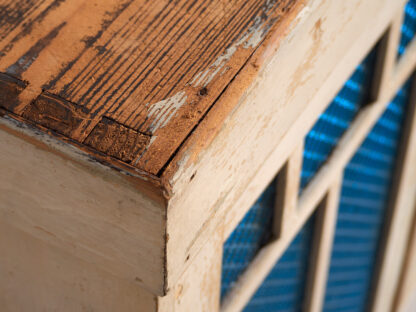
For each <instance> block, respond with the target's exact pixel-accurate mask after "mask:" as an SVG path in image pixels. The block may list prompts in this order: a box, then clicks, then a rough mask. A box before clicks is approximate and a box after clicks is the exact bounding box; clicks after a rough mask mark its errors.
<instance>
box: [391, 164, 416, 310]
mask: <svg viewBox="0 0 416 312" xmlns="http://www.w3.org/2000/svg"><path fill="white" fill-rule="evenodd" d="M415 174H416V172H415ZM415 208H416V207H415ZM409 217H410V216H409ZM407 246H408V247H407V255H406V260H405V263H404V265H403V269H402V273H401V277H400V285H399V287H398V288H397V292H396V298H395V301H394V306H393V310H394V311H399V312H407V311H409V312H410V311H412V310H411V308H412V307H413V308H414V303H415V302H416V301H415V299H416V214H414V216H413V226H412V233H411V235H410V239H409V242H408V245H407Z"/></svg>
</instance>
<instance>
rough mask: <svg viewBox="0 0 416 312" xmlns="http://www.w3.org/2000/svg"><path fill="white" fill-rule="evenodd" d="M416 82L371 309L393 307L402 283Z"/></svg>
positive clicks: (415, 189)
mask: <svg viewBox="0 0 416 312" xmlns="http://www.w3.org/2000/svg"><path fill="white" fill-rule="evenodd" d="M415 159H416V83H415V82H414V83H413V88H412V96H411V103H410V106H409V111H408V118H407V121H406V124H405V130H404V135H403V141H402V143H401V151H400V153H399V156H398V159H397V167H396V170H397V171H396V177H395V180H394V181H393V189H392V194H393V195H392V197H391V199H390V200H391V202H390V208H389V210H388V212H387V217H386V220H388V221H389V223H388V224H386V230H385V233H386V234H385V237H384V238H383V241H382V245H381V246H382V247H381V249H380V250H381V252H382V253H381V254H380V258H379V263H378V269H377V271H376V275H375V280H374V284H373V285H374V292H373V294H372V295H373V298H372V300H371V310H372V311H377V312H382V311H390V310H391V307H392V304H393V299H394V294H395V290H396V289H397V287H398V283H399V278H400V270H401V267H402V265H403V261H404V257H405V252H406V247H407V240H408V236H409V232H410V229H411V222H412V218H411V216H412V214H413V213H414V209H415V194H416V174H415V173H416V161H415Z"/></svg>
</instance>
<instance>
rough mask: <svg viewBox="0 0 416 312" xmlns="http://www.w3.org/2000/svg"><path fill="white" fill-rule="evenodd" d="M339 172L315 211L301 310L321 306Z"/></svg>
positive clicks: (317, 310) (317, 309)
mask: <svg viewBox="0 0 416 312" xmlns="http://www.w3.org/2000/svg"><path fill="white" fill-rule="evenodd" d="M341 184H342V176H340V177H339V178H337V179H336V180H335V181H334V182H333V184H332V186H331V189H330V190H329V191H328V193H327V195H326V197H325V199H324V200H323V202H322V203H321V206H320V207H318V209H317V211H316V214H315V225H314V232H313V233H314V235H313V243H312V251H311V255H310V259H311V260H310V262H309V266H308V279H307V285H306V290H305V301H304V305H303V307H304V311H309V312H320V311H322V308H323V302H324V298H325V290H326V284H327V278H328V273H329V272H328V271H329V265H330V260H331V255H332V244H333V241H334V235H335V227H336V223H337V215H338V207H339V196H340V191H341Z"/></svg>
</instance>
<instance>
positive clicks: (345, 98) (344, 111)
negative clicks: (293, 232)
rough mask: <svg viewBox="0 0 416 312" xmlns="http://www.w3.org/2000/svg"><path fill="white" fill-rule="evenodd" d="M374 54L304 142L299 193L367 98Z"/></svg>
mask: <svg viewBox="0 0 416 312" xmlns="http://www.w3.org/2000/svg"><path fill="white" fill-rule="evenodd" d="M374 63H375V52H372V53H370V55H369V56H367V58H366V59H365V60H364V61H363V62H362V63H361V64H360V65H359V66H358V67H357V69H356V70H355V72H354V73H353V75H352V76H351V77H350V79H349V80H348V81H347V82H346V83H345V85H344V87H343V88H342V89H341V91H340V92H339V93H338V95H337V96H336V97H335V99H334V100H333V101H332V103H331V104H330V105H329V106H328V108H327V109H326V110H325V112H323V113H322V115H321V116H320V117H319V119H318V121H317V122H316V123H315V125H314V126H313V127H312V129H311V131H310V132H309V133H308V135H307V136H306V138H305V149H304V153H303V167H302V175H301V190H302V189H303V188H305V186H306V185H307V184H308V182H309V181H310V180H311V179H312V178H313V176H314V175H315V173H316V172H317V171H318V169H319V168H320V167H321V166H322V165H323V164H324V163H325V161H326V160H327V159H328V157H329V155H330V153H331V152H332V150H333V149H334V147H335V146H336V145H337V143H338V141H339V139H340V138H341V136H342V134H343V133H344V132H345V130H347V129H348V127H349V125H350V124H351V122H352V121H353V119H354V117H355V116H356V115H357V112H358V111H359V109H360V107H361V106H362V105H364V104H366V101H367V100H368V97H369V90H370V85H371V77H372V73H373V69H374Z"/></svg>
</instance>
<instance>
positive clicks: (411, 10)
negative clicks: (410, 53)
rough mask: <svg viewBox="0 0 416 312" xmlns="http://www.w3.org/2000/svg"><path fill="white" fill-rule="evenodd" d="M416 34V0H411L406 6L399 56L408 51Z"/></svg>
mask: <svg viewBox="0 0 416 312" xmlns="http://www.w3.org/2000/svg"><path fill="white" fill-rule="evenodd" d="M415 34H416V0H410V1H409V2H408V3H407V4H406V7H405V16H404V21H403V25H402V36H401V39H400V45H399V51H398V53H399V56H401V55H403V54H404V53H405V52H406V48H407V47H408V46H409V44H410V42H411V41H412V39H413V38H414V37H415Z"/></svg>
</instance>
